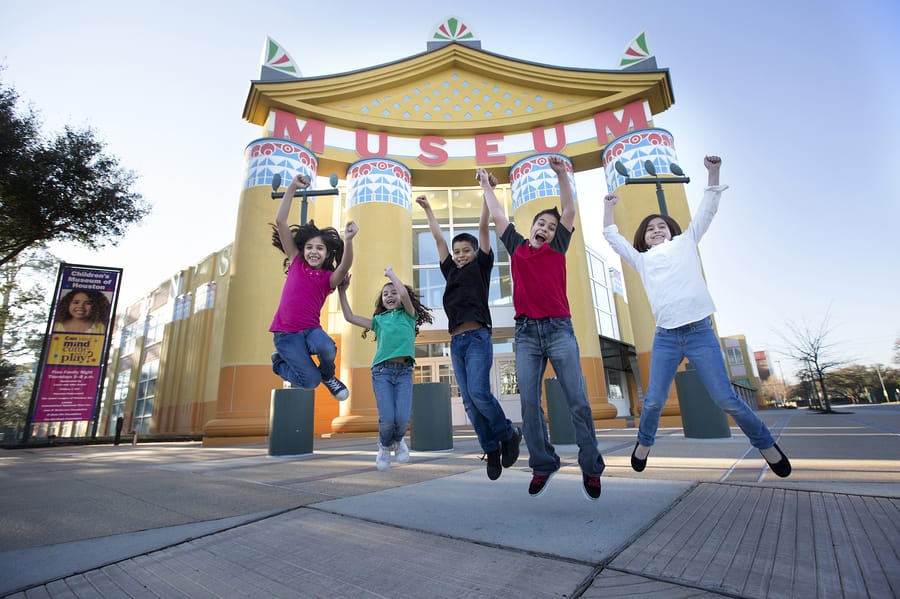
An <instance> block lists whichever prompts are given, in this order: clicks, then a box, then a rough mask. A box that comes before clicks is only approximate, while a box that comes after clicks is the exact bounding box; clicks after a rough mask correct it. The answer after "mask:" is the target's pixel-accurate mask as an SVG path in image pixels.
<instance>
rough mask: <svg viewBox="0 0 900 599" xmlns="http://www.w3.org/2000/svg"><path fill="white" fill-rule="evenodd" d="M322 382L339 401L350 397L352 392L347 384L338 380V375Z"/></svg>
mask: <svg viewBox="0 0 900 599" xmlns="http://www.w3.org/2000/svg"><path fill="white" fill-rule="evenodd" d="M322 384H323V385H325V386H326V387H328V390H329V391H331V394H332V395H333V396H334V398H335V399H336V400H338V401H343V400H345V399H347V398H348V397H350V392H349V391H348V390H347V385H345V384H344V383H342V382H341V381H339V380H337V377H334V376H333V377H331V378H330V379H328V380H327V381H322Z"/></svg>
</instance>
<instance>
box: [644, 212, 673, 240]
mask: <svg viewBox="0 0 900 599" xmlns="http://www.w3.org/2000/svg"><path fill="white" fill-rule="evenodd" d="M671 239H672V231H671V230H670V229H669V225H668V223H666V221H664V220H663V219H662V218H660V217H656V218H654V219H652V220H651V221H650V222H648V223H647V230H646V231H645V232H644V243H646V244H647V247H653V246H657V245H659V244H661V243H663V242H665V241H670V240H671Z"/></svg>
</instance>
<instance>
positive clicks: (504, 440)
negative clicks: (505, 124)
mask: <svg viewBox="0 0 900 599" xmlns="http://www.w3.org/2000/svg"><path fill="white" fill-rule="evenodd" d="M490 182H491V186H492V187H493V186H495V185H496V184H497V180H496V178H494V176H493V175H491V176H490ZM416 202H417V203H418V204H419V206H421V207H422V209H423V210H425V216H426V217H427V218H428V226H429V228H430V229H431V235H432V236H433V237H434V241H435V244H436V245H437V250H438V257H439V258H440V264H441V274H443V275H444V279H446V281H447V284H446V286H445V287H444V311H445V312H446V313H447V328H448V329H449V331H450V358H451V360H452V361H453V373H454V374H455V375H456V382H457V384H458V385H459V393H460V395H462V401H463V407H464V408H465V409H466V414H467V415H468V416H469V421H470V422H471V423H472V428H474V429H475V435H476V436H477V437H478V443H479V444H480V445H481V450H482V451H483V452H484V454H485V457H486V458H487V476H488V478H489V479H491V480H497V479H498V478H500V474H501V473H502V472H503V468H509V467H510V466H512V465H513V464H515V463H516V460H517V459H519V443H520V442H521V441H522V430H521V429H520V428H519V427H517V426H513V424H512V422H510V421H509V419H508V418H507V417H506V414H505V413H504V412H503V407H502V406H501V405H500V402H499V401H497V398H496V397H494V394H493V393H491V364H492V363H493V361H494V343H493V341H492V340H491V309H490V307H489V306H488V291H489V290H490V284H491V269H492V268H493V267H494V251H493V250H492V249H491V238H490V234H489V232H488V216H489V214H488V210H487V204H484V203H482V209H481V218H480V219H479V220H478V239H476V238H475V236H474V235H471V234H470V233H460V234H459V235H456V236H455V237H454V238H453V241H452V242H451V245H452V247H453V254H452V255H451V254H450V251H449V250H448V248H447V242H446V241H444V235H443V234H442V233H441V228H440V225H439V224H438V222H437V219H436V218H435V216H434V212H433V211H432V209H431V204H430V203H429V202H428V198H426V197H425V196H424V195H420V196H419V197H417V198H416Z"/></svg>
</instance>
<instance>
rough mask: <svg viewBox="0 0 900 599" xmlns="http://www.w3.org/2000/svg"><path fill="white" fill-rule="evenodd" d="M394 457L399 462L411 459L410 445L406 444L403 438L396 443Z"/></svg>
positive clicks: (402, 462) (403, 462)
mask: <svg viewBox="0 0 900 599" xmlns="http://www.w3.org/2000/svg"><path fill="white" fill-rule="evenodd" d="M394 459H395V460H397V463H398V464H405V463H406V462H408V461H409V447H407V446H406V441H404V440H403V439H400V440H399V441H397V442H396V443H394Z"/></svg>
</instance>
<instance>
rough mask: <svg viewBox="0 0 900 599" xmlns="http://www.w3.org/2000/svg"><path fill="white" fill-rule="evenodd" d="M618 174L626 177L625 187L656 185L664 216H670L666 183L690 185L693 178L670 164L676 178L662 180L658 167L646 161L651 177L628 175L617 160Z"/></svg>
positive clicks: (661, 212)
mask: <svg viewBox="0 0 900 599" xmlns="http://www.w3.org/2000/svg"><path fill="white" fill-rule="evenodd" d="M614 166H615V168H616V172H617V173H619V174H620V175H622V176H623V177H625V185H633V184H650V185H656V201H657V202H659V213H660V214H662V215H663V216H669V210H668V208H666V194H665V193H664V192H663V187H662V186H663V184H664V183H690V182H691V178H690V177H685V176H684V171H683V170H681V167H680V166H678V165H677V164H675V163H674V162H670V163H669V170H670V171H671V172H672V173H673V174H675V175H677V176H675V177H666V178H664V179H663V178H661V177H659V175H657V174H656V167H655V166H654V165H653V161H652V160H645V161H644V169H646V171H647V172H648V173H649V174H650V177H641V178H635V177H631V176H629V174H628V169H627V168H625V165H624V164H622V161H621V160H617V161H616V164H615V165H614Z"/></svg>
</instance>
